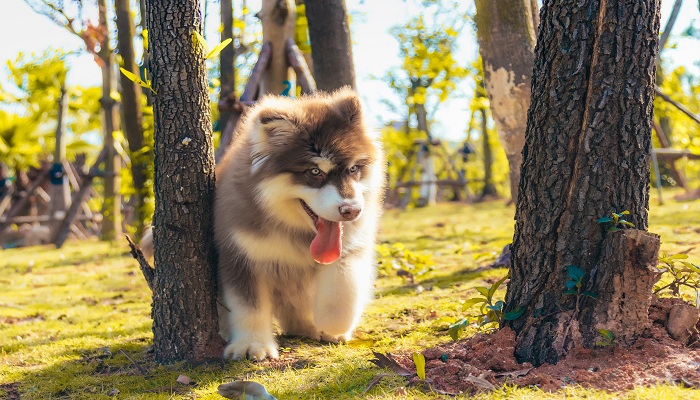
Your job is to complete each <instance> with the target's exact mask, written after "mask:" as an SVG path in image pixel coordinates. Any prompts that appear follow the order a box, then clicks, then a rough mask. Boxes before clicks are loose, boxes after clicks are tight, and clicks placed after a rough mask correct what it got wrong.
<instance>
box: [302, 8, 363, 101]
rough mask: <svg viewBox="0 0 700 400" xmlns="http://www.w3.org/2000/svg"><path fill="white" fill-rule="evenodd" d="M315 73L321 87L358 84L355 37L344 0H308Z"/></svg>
mask: <svg viewBox="0 0 700 400" xmlns="http://www.w3.org/2000/svg"><path fill="white" fill-rule="evenodd" d="M305 4H306V18H307V19H308V21H309V37H310V39H311V57H312V59H313V75H314V79H315V80H316V87H317V88H318V90H325V91H332V90H335V89H338V88H341V87H343V86H350V87H352V88H353V89H354V88H355V87H356V85H355V66H354V64H353V60H352V41H351V39H350V24H349V23H348V15H347V11H346V7H345V0H306V1H305Z"/></svg>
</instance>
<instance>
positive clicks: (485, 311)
mask: <svg viewBox="0 0 700 400" xmlns="http://www.w3.org/2000/svg"><path fill="white" fill-rule="evenodd" d="M508 278H510V274H507V275H506V276H504V277H503V278H501V279H499V280H498V281H496V282H494V283H493V285H491V287H488V288H487V287H485V286H479V287H477V288H476V290H477V292H479V294H481V295H482V296H483V297H474V298H471V299H467V300H465V301H464V303H462V311H467V310H468V309H470V308H471V307H473V306H475V305H477V304H481V308H480V315H478V316H477V318H476V322H477V325H478V326H479V327H484V326H486V325H488V324H492V323H496V324H497V325H500V324H501V323H503V321H512V320H515V319H518V318H519V317H520V316H521V315H523V312H525V309H524V308H522V307H517V308H515V309H514V310H511V311H509V312H507V313H504V312H503V308H504V307H505V302H503V300H498V301H494V298H493V296H494V294H496V290H498V288H499V286H501V284H503V282H505V281H506V279H508ZM467 325H468V320H467V319H466V318H462V319H461V320H459V321H457V322H455V323H454V324H452V325H450V327H449V330H448V331H449V333H450V336H451V337H452V339H453V340H458V339H459V337H460V336H461V335H462V333H463V332H464V330H465V329H466V327H467Z"/></svg>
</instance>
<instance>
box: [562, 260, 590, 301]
mask: <svg viewBox="0 0 700 400" xmlns="http://www.w3.org/2000/svg"><path fill="white" fill-rule="evenodd" d="M566 275H567V276H568V277H569V279H568V280H567V281H566V282H565V283H564V284H565V285H566V291H565V292H564V296H572V295H573V296H576V297H577V300H578V298H579V297H580V296H588V297H590V298H592V299H596V298H598V295H596V294H595V293H591V292H586V291H583V277H584V276H586V271H584V270H582V269H581V268H579V267H577V266H575V265H569V266H567V267H566Z"/></svg>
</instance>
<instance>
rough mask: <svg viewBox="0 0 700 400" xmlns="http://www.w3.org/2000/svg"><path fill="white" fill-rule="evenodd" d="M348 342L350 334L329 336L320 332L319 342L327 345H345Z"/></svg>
mask: <svg viewBox="0 0 700 400" xmlns="http://www.w3.org/2000/svg"><path fill="white" fill-rule="evenodd" d="M348 340H350V334H347V333H344V334H342V335H329V334H327V333H325V332H321V341H322V342H329V343H335V344H338V343H345V342H347V341H348Z"/></svg>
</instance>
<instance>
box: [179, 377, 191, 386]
mask: <svg viewBox="0 0 700 400" xmlns="http://www.w3.org/2000/svg"><path fill="white" fill-rule="evenodd" d="M177 383H180V384H183V385H189V384H190V383H192V379H190V377H189V376H187V375H180V376H178V377H177Z"/></svg>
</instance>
